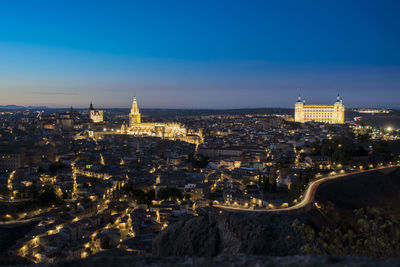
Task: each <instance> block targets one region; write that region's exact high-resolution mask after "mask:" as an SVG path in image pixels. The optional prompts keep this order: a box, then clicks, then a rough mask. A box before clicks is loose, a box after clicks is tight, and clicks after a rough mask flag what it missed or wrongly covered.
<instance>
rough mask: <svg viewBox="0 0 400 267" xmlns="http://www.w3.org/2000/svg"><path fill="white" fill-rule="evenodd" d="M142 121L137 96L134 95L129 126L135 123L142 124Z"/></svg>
mask: <svg viewBox="0 0 400 267" xmlns="http://www.w3.org/2000/svg"><path fill="white" fill-rule="evenodd" d="M140 123H141V118H140V112H139V107H138V104H137V101H136V96H135V97H133V103H132V108H131V113H129V126H132V125H133V124H140Z"/></svg>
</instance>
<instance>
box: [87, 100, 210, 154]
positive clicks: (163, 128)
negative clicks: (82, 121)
mask: <svg viewBox="0 0 400 267" xmlns="http://www.w3.org/2000/svg"><path fill="white" fill-rule="evenodd" d="M92 108H93V106H92V105H91V110H92ZM93 110H94V109H93ZM90 114H92V113H90ZM91 119H92V117H91ZM88 134H89V137H90V138H93V139H95V140H97V139H101V138H103V137H104V136H106V135H133V136H140V137H147V136H149V137H159V138H164V139H170V140H180V141H184V142H188V143H191V144H196V147H197V146H198V145H199V144H200V143H202V142H203V135H202V132H201V131H195V130H187V129H186V128H185V127H184V126H183V125H182V124H180V123H176V122H168V123H164V122H142V116H141V114H140V110H139V107H138V103H137V100H136V97H134V98H133V102H132V107H131V112H130V113H129V124H128V125H127V124H126V123H125V122H124V123H123V124H122V125H121V129H107V128H102V130H99V129H97V130H90V131H89V132H88Z"/></svg>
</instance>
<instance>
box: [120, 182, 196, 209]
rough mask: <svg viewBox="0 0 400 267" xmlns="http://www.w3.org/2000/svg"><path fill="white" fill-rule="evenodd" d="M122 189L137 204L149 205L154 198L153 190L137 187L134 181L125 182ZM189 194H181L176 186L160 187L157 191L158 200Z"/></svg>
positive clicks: (173, 198)
mask: <svg viewBox="0 0 400 267" xmlns="http://www.w3.org/2000/svg"><path fill="white" fill-rule="evenodd" d="M122 190H123V191H124V192H125V194H127V195H128V197H130V198H131V199H133V200H136V201H137V203H138V204H146V205H150V204H151V203H152V201H153V200H155V199H156V194H155V191H154V190H149V191H147V192H145V191H143V190H140V189H137V188H136V187H135V185H134V183H127V184H126V185H125V186H124V187H123V188H122ZM189 198H190V195H188V194H182V192H181V191H180V190H179V189H177V188H161V189H159V190H158V192H157V199H158V200H183V199H189Z"/></svg>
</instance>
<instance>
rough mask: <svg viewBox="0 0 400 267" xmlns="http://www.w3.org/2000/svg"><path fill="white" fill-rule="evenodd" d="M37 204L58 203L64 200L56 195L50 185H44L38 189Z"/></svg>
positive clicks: (48, 204)
mask: <svg viewBox="0 0 400 267" xmlns="http://www.w3.org/2000/svg"><path fill="white" fill-rule="evenodd" d="M38 201H39V204H40V205H43V206H51V205H60V204H62V203H63V202H64V201H63V200H62V199H61V198H60V197H59V196H58V195H57V193H56V191H55V189H54V188H53V187H52V186H49V185H46V186H44V187H43V188H42V190H40V193H39V198H38Z"/></svg>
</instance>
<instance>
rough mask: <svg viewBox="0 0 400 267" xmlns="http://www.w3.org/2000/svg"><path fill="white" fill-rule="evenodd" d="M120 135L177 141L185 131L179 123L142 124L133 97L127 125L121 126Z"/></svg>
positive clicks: (184, 134)
mask: <svg viewBox="0 0 400 267" xmlns="http://www.w3.org/2000/svg"><path fill="white" fill-rule="evenodd" d="M121 133H122V134H129V135H135V136H156V137H160V138H168V139H179V138H181V137H185V136H186V134H187V130H186V128H185V127H184V126H182V125H181V124H179V123H163V122H142V120H141V114H140V110H139V107H138V103H137V100H136V97H134V98H133V102H132V107H131V112H130V113H129V125H126V124H125V123H124V124H122V126H121Z"/></svg>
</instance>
